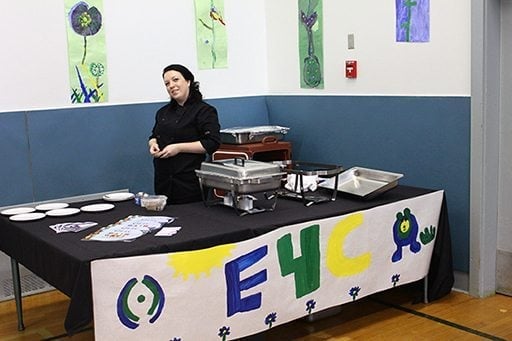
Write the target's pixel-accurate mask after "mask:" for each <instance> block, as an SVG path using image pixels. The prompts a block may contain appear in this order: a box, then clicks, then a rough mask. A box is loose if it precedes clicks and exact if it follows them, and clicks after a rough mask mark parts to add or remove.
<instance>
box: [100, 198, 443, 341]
mask: <svg viewBox="0 0 512 341" xmlns="http://www.w3.org/2000/svg"><path fill="white" fill-rule="evenodd" d="M443 196H444V192H443V191H436V192H432V193H428V194H425V195H422V196H418V197H414V198H410V199H405V200H400V201H397V202H393V203H390V204H386V205H382V206H377V207H374V208H370V209H367V210H362V211H357V212H352V213H348V214H343V215H339V216H335V217H328V218H322V219H315V220H311V221H307V222H302V223H297V224H293V225H288V226H281V227H279V228H278V229H275V230H273V231H270V232H268V233H265V234H262V235H259V236H256V237H254V238H250V239H247V240H242V241H239V242H235V243H228V244H219V245H215V246H212V247H210V248H205V249H194V250H189V251H173V252H170V253H167V254H166V253H156V254H150V255H142V256H133V257H121V258H111V259H99V260H94V261H92V262H91V278H92V294H93V309H94V334H95V337H96V339H98V340H176V341H177V340H219V341H226V340H235V339H241V338H244V337H246V336H248V335H253V334H256V333H260V332H263V331H265V330H269V329H271V328H273V327H275V326H278V325H281V324H284V323H287V322H290V321H292V320H295V319H298V318H302V317H305V316H308V315H311V314H314V313H316V312H320V311H322V310H325V309H328V308H331V307H334V306H339V305H341V304H345V303H349V302H354V301H357V300H360V299H361V298H363V297H366V296H368V295H371V294H373V293H376V292H381V291H384V290H388V289H391V288H394V287H397V286H400V285H403V284H407V283H411V282H415V281H418V280H420V279H422V278H425V276H426V275H427V274H428V272H429V266H430V262H431V258H432V253H433V251H434V245H435V242H436V237H437V236H438V230H437V228H438V222H439V216H440V212H441V205H442V201H443ZM292 214H293V213H292ZM206 223H207V222H206ZM196 228H198V229H201V228H203V226H197V227H196ZM155 238H161V237H155ZM113 269H115V271H113Z"/></svg>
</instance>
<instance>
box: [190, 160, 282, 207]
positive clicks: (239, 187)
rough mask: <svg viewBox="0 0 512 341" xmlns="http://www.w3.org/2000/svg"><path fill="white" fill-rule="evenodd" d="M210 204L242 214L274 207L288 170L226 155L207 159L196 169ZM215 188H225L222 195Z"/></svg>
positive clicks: (203, 194)
mask: <svg viewBox="0 0 512 341" xmlns="http://www.w3.org/2000/svg"><path fill="white" fill-rule="evenodd" d="M196 174H197V176H198V178H199V184H200V187H201V193H202V196H203V202H204V203H205V205H206V206H213V205H219V204H220V205H225V206H230V207H233V208H234V209H235V211H236V212H237V213H238V215H240V216H243V215H246V214H254V213H261V212H265V211H273V210H274V209H275V207H276V203H277V190H278V189H279V187H280V186H281V179H282V178H283V176H284V175H285V174H286V173H285V172H281V171H280V168H279V166H277V165H273V164H272V163H266V162H260V161H254V160H244V159H224V160H217V161H211V162H203V163H202V165H201V169H200V170H196ZM214 189H221V190H223V191H224V195H223V196H222V197H220V198H219V196H218V195H215V193H214Z"/></svg>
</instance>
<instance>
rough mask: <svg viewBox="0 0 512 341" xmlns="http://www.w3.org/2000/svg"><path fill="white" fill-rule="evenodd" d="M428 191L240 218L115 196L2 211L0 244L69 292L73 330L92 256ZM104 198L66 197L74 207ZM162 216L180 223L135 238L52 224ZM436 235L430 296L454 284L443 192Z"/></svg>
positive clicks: (78, 324) (191, 240)
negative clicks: (30, 214) (98, 236)
mask: <svg viewBox="0 0 512 341" xmlns="http://www.w3.org/2000/svg"><path fill="white" fill-rule="evenodd" d="M430 192H433V191H432V190H430V189H422V188H416V187H409V186H398V187H396V188H394V189H392V190H390V191H388V192H385V193H383V194H382V195H380V196H378V197H377V198H375V199H373V200H370V201H364V200H360V199H358V198H353V197H350V196H346V195H343V194H338V198H337V199H336V201H333V202H329V203H321V204H317V205H312V206H309V207H305V206H304V205H303V203H302V202H300V201H293V200H288V199H278V201H277V206H276V208H275V210H274V211H272V212H264V213H259V214H254V215H246V216H243V217H240V216H238V215H237V214H236V212H235V210H234V209H233V208H230V207H226V206H213V207H205V206H204V204H203V203H192V204H185V205H171V206H167V207H166V209H165V210H164V211H162V212H150V211H147V210H146V209H144V208H141V207H138V206H136V205H135V204H134V203H133V201H126V202H119V203H115V205H116V207H115V208H114V209H113V210H110V211H106V212H101V213H84V212H82V213H80V214H78V215H75V216H70V217H69V216H68V217H46V218H44V219H42V220H38V221H30V222H12V221H10V220H9V219H8V218H7V217H3V216H2V217H0V229H1V231H2V237H1V238H0V250H1V251H3V252H5V253H6V254H7V255H9V256H11V257H13V258H14V259H16V260H17V261H18V262H19V263H21V264H23V265H24V266H25V267H27V268H28V269H29V270H31V271H32V272H34V273H35V274H36V275H38V276H40V277H41V278H42V279H44V280H45V281H47V282H48V283H49V284H51V285H52V286H54V287H55V288H57V289H58V290H60V291H62V292H63V293H64V294H66V295H67V296H69V297H70V298H71V302H70V305H69V309H68V313H67V316H66V321H65V328H66V331H67V332H68V333H70V334H73V333H74V332H76V331H78V330H79V329H80V328H83V327H85V326H87V325H88V324H89V323H90V322H91V321H92V316H93V315H92V314H93V309H92V290H91V273H90V262H91V261H92V260H95V259H103V258H114V257H125V256H135V255H146V254H154V253H168V252H176V251H186V250H194V249H202V248H207V247H211V246H214V245H220V244H226V243H235V242H239V241H242V240H246V239H250V238H253V237H256V236H259V235H262V234H264V233H267V232H269V231H272V230H274V229H276V228H279V227H281V226H287V225H292V224H295V223H300V222H304V221H310V220H315V219H321V218H327V217H332V216H338V215H343V214H346V213H349V212H354V211H360V210H365V209H369V208H372V207H376V206H379V205H384V204H388V203H391V202H395V201H399V200H403V199H408V198H412V197H415V196H420V195H423V194H427V193H430ZM98 202H102V200H96V201H89V202H81V203H74V204H71V207H81V206H83V205H87V204H92V203H98ZM134 214H138V215H166V216H172V217H176V220H175V222H174V223H173V224H172V225H173V226H181V227H182V229H181V230H180V232H179V233H178V234H176V235H175V236H173V237H172V238H158V237H155V236H154V234H147V235H144V236H142V237H140V238H138V239H136V240H135V241H133V242H129V243H127V242H95V241H82V240H81V239H82V238H83V237H85V236H86V235H88V234H89V233H91V232H93V231H95V230H97V229H98V227H94V228H92V229H89V230H86V231H82V232H79V233H60V234H56V233H55V232H54V231H53V230H51V229H50V228H49V225H52V224H56V223H60V222H70V221H96V222H98V223H99V226H106V225H108V224H111V223H113V222H116V221H118V220H120V219H123V218H125V217H127V216H129V215H134ZM437 231H438V236H437V238H436V243H435V246H434V252H433V256H432V260H431V265H430V270H429V286H428V289H429V291H428V298H429V300H431V301H432V300H435V299H438V298H440V297H442V296H444V295H445V294H447V293H448V292H449V291H450V290H451V288H452V285H453V270H452V254H451V240H450V230H449V223H448V211H447V207H446V200H444V199H443V205H442V209H441V216H440V219H439V226H438V230H437Z"/></svg>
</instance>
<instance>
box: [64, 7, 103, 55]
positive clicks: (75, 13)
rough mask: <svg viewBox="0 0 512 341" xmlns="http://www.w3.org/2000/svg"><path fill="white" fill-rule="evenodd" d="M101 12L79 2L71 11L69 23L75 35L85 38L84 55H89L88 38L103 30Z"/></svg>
mask: <svg viewBox="0 0 512 341" xmlns="http://www.w3.org/2000/svg"><path fill="white" fill-rule="evenodd" d="M101 20H102V19H101V12H100V11H99V10H98V9H97V8H96V7H94V6H93V7H89V5H88V4H87V3H86V2H83V1H80V2H77V3H76V4H75V5H74V6H73V7H72V8H71V10H70V11H69V22H70V24H71V27H72V28H73V31H75V33H77V34H79V35H81V36H83V37H84V54H83V57H82V64H84V63H85V57H86V55H87V37H88V36H93V35H95V34H96V33H98V32H99V30H100V29H101Z"/></svg>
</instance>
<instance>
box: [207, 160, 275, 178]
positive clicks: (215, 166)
mask: <svg viewBox="0 0 512 341" xmlns="http://www.w3.org/2000/svg"><path fill="white" fill-rule="evenodd" d="M201 171H205V172H210V173H216V174H219V175H224V176H229V177H233V178H238V179H245V178H253V177H256V176H266V175H269V174H276V173H280V172H281V169H280V167H279V165H275V164H272V163H268V162H262V161H255V160H246V159H237V158H235V159H224V160H215V161H211V162H203V163H202V164H201Z"/></svg>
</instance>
